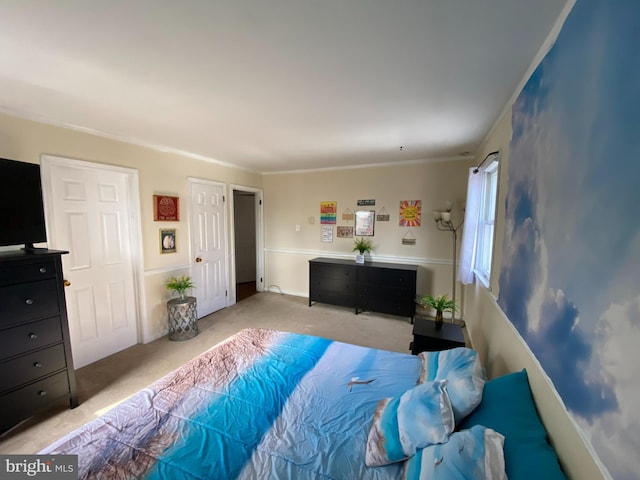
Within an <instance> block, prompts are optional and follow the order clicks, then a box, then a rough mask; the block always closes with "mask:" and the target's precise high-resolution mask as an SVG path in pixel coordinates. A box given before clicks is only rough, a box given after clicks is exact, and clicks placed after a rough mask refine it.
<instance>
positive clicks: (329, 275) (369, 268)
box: [309, 258, 418, 321]
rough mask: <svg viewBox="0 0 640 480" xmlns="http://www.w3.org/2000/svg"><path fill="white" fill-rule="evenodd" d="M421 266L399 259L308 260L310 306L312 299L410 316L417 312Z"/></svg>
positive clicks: (355, 308) (356, 310) (360, 309)
mask: <svg viewBox="0 0 640 480" xmlns="http://www.w3.org/2000/svg"><path fill="white" fill-rule="evenodd" d="M417 272H418V267H417V266H416V265H405V264H398V263H383V262H366V263H355V261H354V260H347V259H337V258H314V259H313V260H309V306H311V304H312V302H320V303H329V304H331V305H339V306H342V307H350V308H353V309H354V310H355V313H356V314H357V313H359V312H360V311H363V310H368V311H372V312H379V313H388V314H391V315H399V316H403V317H410V318H411V321H413V315H414V313H415V308H416V307H415V298H416V277H417Z"/></svg>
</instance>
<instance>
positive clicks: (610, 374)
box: [578, 296, 640, 480]
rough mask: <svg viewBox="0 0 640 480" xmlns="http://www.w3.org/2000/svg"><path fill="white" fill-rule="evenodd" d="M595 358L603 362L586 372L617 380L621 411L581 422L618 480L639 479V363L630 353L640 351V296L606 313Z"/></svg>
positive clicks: (617, 305)
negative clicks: (633, 359)
mask: <svg viewBox="0 0 640 480" xmlns="http://www.w3.org/2000/svg"><path fill="white" fill-rule="evenodd" d="M595 338H596V343H595V344H594V346H593V348H594V350H595V356H594V358H597V359H598V360H599V362H598V363H595V364H593V365H591V366H590V367H589V369H588V370H587V371H586V372H585V374H586V375H590V374H591V373H592V372H594V371H595V372H596V374H603V375H605V376H606V377H607V378H610V379H615V382H612V383H613V384H614V394H615V396H616V398H617V399H618V401H619V403H620V405H619V408H618V409H616V410H613V411H609V412H606V413H604V414H603V415H601V416H599V417H597V418H596V419H595V420H594V421H593V422H592V424H588V423H585V422H584V421H580V420H579V422H578V423H579V424H580V425H581V426H582V427H583V428H584V430H585V432H586V433H587V435H588V437H589V439H590V441H591V444H592V445H593V446H594V448H595V450H596V451H597V452H598V453H599V456H600V458H601V459H602V461H603V462H604V463H605V464H606V465H609V468H610V470H611V472H612V474H613V473H615V478H616V479H624V480H631V479H637V478H638V472H640V456H639V455H638V452H640V435H638V432H640V416H638V414H637V408H638V392H640V380H639V379H638V367H637V362H636V361H629V360H630V359H629V355H628V352H636V351H637V350H638V348H640V296H638V297H636V298H634V299H632V300H630V301H627V302H624V303H621V304H619V303H613V304H611V305H610V306H609V308H607V310H606V311H605V312H604V313H603V315H602V316H601V318H600V321H599V322H598V328H597V331H596V337H595Z"/></svg>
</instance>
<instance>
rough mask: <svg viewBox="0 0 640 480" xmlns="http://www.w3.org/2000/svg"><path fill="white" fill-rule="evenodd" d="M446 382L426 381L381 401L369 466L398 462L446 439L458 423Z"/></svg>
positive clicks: (370, 442)
mask: <svg viewBox="0 0 640 480" xmlns="http://www.w3.org/2000/svg"><path fill="white" fill-rule="evenodd" d="M446 383H447V382H446V381H436V382H428V383H423V384H421V385H418V386H417V387H414V388H412V389H410V390H407V391H406V392H404V393H403V394H402V395H400V396H397V397H392V398H385V399H383V400H380V401H379V402H378V406H377V407H376V412H375V414H374V416H373V421H372V423H371V427H370V428H369V437H368V439H367V452H366V457H365V464H366V465H367V466H368V467H377V466H380V465H387V464H389V463H393V462H399V461H402V460H405V459H407V458H408V457H410V456H412V455H413V454H414V453H416V451H417V450H418V449H419V448H423V447H426V446H427V445H431V444H434V443H442V442H446V441H447V438H449V434H450V433H451V432H452V431H453V428H454V426H455V425H454V419H453V411H452V410H451V402H450V401H449V396H448V395H447V390H446Z"/></svg>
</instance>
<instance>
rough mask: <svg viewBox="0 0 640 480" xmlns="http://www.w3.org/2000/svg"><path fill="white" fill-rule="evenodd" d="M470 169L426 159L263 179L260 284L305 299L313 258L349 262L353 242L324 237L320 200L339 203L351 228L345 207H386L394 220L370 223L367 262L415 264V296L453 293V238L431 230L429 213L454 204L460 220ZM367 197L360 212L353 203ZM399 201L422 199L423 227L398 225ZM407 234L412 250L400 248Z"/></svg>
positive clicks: (463, 163) (460, 163)
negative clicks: (367, 204)
mask: <svg viewBox="0 0 640 480" xmlns="http://www.w3.org/2000/svg"><path fill="white" fill-rule="evenodd" d="M472 164H473V161H472V160H465V161H454V162H426V161H425V162H416V163H405V164H399V165H394V166H383V167H370V168H352V169H340V170H329V171H327V170H324V171H315V172H304V173H287V174H277V175H266V176H265V177H264V180H263V186H264V204H265V208H264V212H265V228H266V233H265V237H266V243H265V245H266V248H265V250H266V257H265V259H266V261H265V268H266V284H265V285H266V286H270V285H277V286H278V287H280V289H281V290H282V291H284V292H287V293H290V294H293V295H300V296H307V295H308V292H309V278H308V277H309V266H308V260H309V259H311V258H314V257H317V256H329V257H344V258H354V255H355V254H354V253H353V251H352V250H353V238H337V236H336V229H335V227H334V228H333V232H334V238H333V242H331V243H327V242H323V241H322V240H321V225H320V202H322V201H336V202H337V205H338V207H337V217H338V219H337V225H344V226H348V225H351V226H353V225H354V222H353V221H345V220H342V213H343V212H345V210H347V209H349V210H350V211H351V212H355V211H356V210H358V209H363V210H375V211H376V212H377V213H378V212H379V211H380V210H381V209H382V208H383V207H384V208H385V209H386V211H387V212H388V213H389V215H390V217H391V219H390V221H389V222H378V221H376V222H375V230H374V233H375V235H374V236H373V237H371V239H372V241H373V245H374V251H373V253H372V255H371V258H372V260H376V261H386V262H398V263H411V264H417V265H418V266H419V271H418V286H417V290H418V293H432V294H433V293H437V294H440V293H449V294H451V293H452V292H451V289H452V286H451V280H452V277H451V275H452V256H453V251H452V249H453V243H452V235H451V234H450V233H448V232H439V231H438V230H436V227H435V223H434V221H433V217H432V214H431V211H432V210H433V209H442V208H444V203H445V201H446V200H451V201H452V202H454V203H455V204H456V206H457V209H456V211H455V218H456V219H457V220H458V221H459V220H461V219H462V210H461V208H460V207H461V205H462V204H463V202H464V199H465V194H466V184H467V171H468V168H469V167H470V166H471V165H472ZM365 199H366V200H368V199H374V200H375V202H376V203H375V206H372V207H358V206H357V200H365ZM401 200H421V201H422V225H421V226H420V227H412V228H411V229H409V228H407V227H400V226H399V209H400V201H401ZM310 219H313V220H312V221H313V223H311V221H310ZM296 225H299V227H300V230H299V231H296ZM409 230H410V233H411V235H413V236H414V237H415V239H416V243H415V245H403V244H402V238H403V236H404V235H406V234H407V233H408V232H409ZM354 261H355V260H354Z"/></svg>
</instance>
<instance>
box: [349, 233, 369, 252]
mask: <svg viewBox="0 0 640 480" xmlns="http://www.w3.org/2000/svg"><path fill="white" fill-rule="evenodd" d="M372 250H373V242H371V240H369V239H368V238H362V237H360V238H356V239H355V240H354V241H353V250H352V252H359V253H360V255H364V254H365V253H371V251H372Z"/></svg>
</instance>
